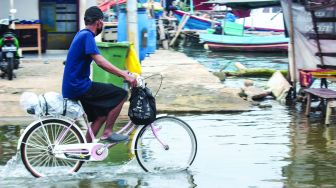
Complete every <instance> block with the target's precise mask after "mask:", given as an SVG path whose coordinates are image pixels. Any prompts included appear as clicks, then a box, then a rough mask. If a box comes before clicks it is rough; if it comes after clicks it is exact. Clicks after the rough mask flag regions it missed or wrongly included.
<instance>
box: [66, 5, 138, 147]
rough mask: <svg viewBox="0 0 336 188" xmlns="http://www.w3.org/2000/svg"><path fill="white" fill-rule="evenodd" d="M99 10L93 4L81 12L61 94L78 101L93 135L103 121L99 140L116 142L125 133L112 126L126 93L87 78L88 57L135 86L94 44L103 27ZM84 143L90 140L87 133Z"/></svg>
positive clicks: (124, 137) (125, 72)
mask: <svg viewBox="0 0 336 188" xmlns="http://www.w3.org/2000/svg"><path fill="white" fill-rule="evenodd" d="M103 17H104V15H103V12H102V11H101V10H100V9H99V8H98V7H96V6H93V7H90V8H88V9H87V10H86V11H85V14H84V21H85V26H86V27H85V29H83V30H81V31H79V32H78V33H77V34H76V36H75V37H74V39H73V41H72V43H71V46H70V48H69V53H68V55H67V58H66V63H65V68H64V74H63V84H62V94H63V97H64V98H69V99H75V100H79V101H80V102H81V103H82V105H83V108H84V111H85V113H86V114H87V116H88V120H89V122H92V124H91V127H92V131H93V133H94V134H95V135H96V134H97V133H98V131H99V129H100V128H101V126H102V125H103V124H104V122H106V125H105V130H104V132H103V135H102V136H101V138H100V139H101V140H102V141H108V142H120V141H125V140H127V139H128V136H125V135H121V134H117V133H113V125H114V123H115V121H116V119H117V117H118V116H119V114H120V111H121V109H122V106H123V104H124V102H125V100H126V97H127V92H126V91H125V90H123V89H121V88H119V87H117V86H114V85H112V84H105V83H97V82H92V81H91V80H90V67H91V62H92V60H93V61H95V63H96V64H97V65H98V66H99V67H101V68H102V69H104V70H105V71H107V72H109V73H111V74H114V75H117V76H119V77H123V78H124V79H125V80H126V81H127V82H129V83H130V85H131V86H132V87H134V86H136V83H137V82H136V79H135V78H134V77H132V76H131V75H129V74H128V72H127V71H123V70H120V69H118V68H117V67H115V66H113V65H112V64H111V63H110V62H108V61H107V60H106V59H105V58H104V57H103V56H102V55H100V53H99V50H98V48H97V46H96V43H95V40H94V37H95V36H97V35H99V34H100V33H101V31H102V29H103V25H104V23H103ZM86 139H87V141H88V142H92V140H91V137H90V135H89V133H87V135H86Z"/></svg>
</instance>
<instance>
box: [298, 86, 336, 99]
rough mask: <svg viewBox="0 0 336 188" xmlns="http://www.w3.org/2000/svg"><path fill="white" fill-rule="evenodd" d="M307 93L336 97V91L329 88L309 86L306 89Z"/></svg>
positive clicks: (322, 96)
mask: <svg viewBox="0 0 336 188" xmlns="http://www.w3.org/2000/svg"><path fill="white" fill-rule="evenodd" d="M304 91H305V92H306V93H309V94H312V95H315V96H317V97H320V98H323V99H336V91H334V90H331V89H327V88H308V89H305V90H304Z"/></svg>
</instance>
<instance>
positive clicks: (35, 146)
mask: <svg viewBox="0 0 336 188" xmlns="http://www.w3.org/2000/svg"><path fill="white" fill-rule="evenodd" d="M22 143H23V144H26V145H27V146H30V147H33V148H37V149H40V150H43V151H48V149H45V148H44V147H42V146H39V145H33V144H28V143H24V142H22Z"/></svg>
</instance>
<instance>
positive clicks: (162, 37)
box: [158, 19, 169, 50]
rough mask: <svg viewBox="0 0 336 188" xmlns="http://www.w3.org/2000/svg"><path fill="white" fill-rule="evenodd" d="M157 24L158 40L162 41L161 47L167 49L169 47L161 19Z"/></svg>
mask: <svg viewBox="0 0 336 188" xmlns="http://www.w3.org/2000/svg"><path fill="white" fill-rule="evenodd" d="M158 25H159V37H160V40H161V41H162V47H163V49H165V50H168V49H169V46H168V40H167V39H166V32H165V29H164V26H163V20H162V19H159V21H158Z"/></svg>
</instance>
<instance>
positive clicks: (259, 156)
mask: <svg viewBox="0 0 336 188" xmlns="http://www.w3.org/2000/svg"><path fill="white" fill-rule="evenodd" d="M184 50H185V51H187V50H189V51H190V52H186V53H187V54H188V53H189V54H188V55H190V56H192V57H194V58H195V59H196V60H198V61H200V62H201V63H202V64H204V65H205V66H206V67H208V68H209V70H211V71H218V69H220V67H221V66H222V64H223V63H222V62H224V63H225V62H226V61H228V59H229V56H230V55H231V56H232V60H230V59H229V60H230V61H236V60H237V59H239V58H242V60H241V62H242V63H246V62H252V61H255V60H256V57H253V56H254V55H251V54H249V55H244V54H230V53H226V54H222V55H221V53H211V52H208V51H204V50H203V51H202V50H200V49H191V48H188V49H187V48H186V49H184ZM193 50H194V51H193ZM250 56H252V57H250ZM234 57H237V58H236V59H235V58H234ZM258 58H259V56H258ZM249 59H250V60H249ZM260 60H265V61H269V63H270V64H274V66H283V67H284V68H283V69H286V67H287V65H286V63H285V62H286V61H287V60H286V57H285V56H283V55H265V54H264V56H263V57H260ZM215 62H216V63H215ZM255 63H256V62H255ZM251 64H252V63H251ZM254 66H255V67H257V66H259V64H257V65H254ZM269 66H270V65H269ZM242 81H243V80H242V79H235V78H231V79H227V80H226V81H225V82H224V83H223V84H225V85H228V86H231V87H240V83H242ZM258 81H259V82H260V84H263V83H264V82H265V81H266V80H263V79H258ZM263 103H265V104H270V105H271V106H272V107H269V108H258V107H255V108H254V109H253V110H252V111H249V112H244V113H232V114H200V115H188V116H182V117H181V118H182V119H183V120H185V121H186V122H187V123H189V124H190V126H191V127H192V128H193V130H194V132H195V134H196V136H197V140H198V154H197V156H196V159H195V161H194V164H193V165H192V166H191V167H190V169H189V170H188V171H184V172H178V173H166V174H149V173H145V172H143V170H142V169H141V168H140V167H139V165H138V164H137V162H136V161H135V160H134V158H133V157H132V156H131V155H129V152H128V148H127V146H126V145H120V146H119V147H120V148H112V149H111V150H110V156H109V159H107V160H105V161H103V162H97V163H94V162H92V163H85V164H84V166H83V167H82V168H81V169H80V170H79V172H78V173H75V174H70V175H55V176H50V177H46V178H39V179H35V178H33V177H32V176H31V175H30V174H29V173H28V172H27V171H26V169H25V168H24V166H23V164H22V163H21V162H20V160H19V159H18V160H16V161H15V160H13V159H12V160H11V158H12V157H13V156H15V154H16V144H17V140H18V138H19V134H20V129H21V128H22V127H20V126H10V125H9V126H2V127H0V156H1V157H0V187H18V186H23V187H33V186H35V185H39V186H41V187H84V188H85V187H153V188H156V187H196V186H197V187H235V188H239V187H295V188H296V187H305V188H306V187H334V186H335V185H336V178H335V177H336V165H335V160H336V126H335V124H336V119H335V118H334V119H332V122H333V124H332V125H330V126H329V127H327V126H325V125H324V124H323V118H321V114H320V113H312V114H311V117H309V118H307V117H306V116H305V115H304V110H303V109H304V106H301V104H300V103H298V104H296V105H293V106H286V105H283V104H279V103H278V102H277V101H274V100H270V99H267V100H265V101H263ZM8 161H9V162H8Z"/></svg>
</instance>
